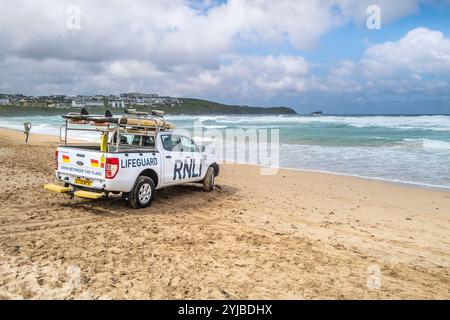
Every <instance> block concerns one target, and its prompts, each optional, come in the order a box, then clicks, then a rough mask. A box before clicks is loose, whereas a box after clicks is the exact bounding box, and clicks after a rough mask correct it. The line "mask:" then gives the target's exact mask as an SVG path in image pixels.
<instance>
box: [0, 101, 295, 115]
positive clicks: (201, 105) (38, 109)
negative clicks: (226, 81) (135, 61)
mask: <svg viewBox="0 0 450 320" xmlns="http://www.w3.org/2000/svg"><path fill="white" fill-rule="evenodd" d="M180 100H182V101H183V103H182V104H181V105H175V106H173V107H172V106H169V105H152V106H132V107H133V108H135V109H137V110H139V111H152V110H162V111H164V112H165V113H166V114H171V115H177V114H187V115H202V114H241V115H242V114H272V115H273V114H283V115H287V114H296V112H295V111H294V110H293V109H290V108H287V107H272V108H261V107H248V106H235V105H234V106H233V105H225V104H221V103H217V102H212V101H207V100H200V99H180ZM87 109H88V110H89V111H90V112H91V113H93V114H103V113H104V112H105V108H98V107H97V108H87ZM108 109H109V110H111V112H112V113H113V114H118V115H119V114H121V113H122V111H123V110H121V109H114V108H108ZM78 111H80V108H51V107H45V106H33V107H30V106H27V107H23V106H0V117H5V116H23V115H29V116H33V115H62V114H65V113H68V112H78Z"/></svg>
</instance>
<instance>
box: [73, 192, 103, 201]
mask: <svg viewBox="0 0 450 320" xmlns="http://www.w3.org/2000/svg"><path fill="white" fill-rule="evenodd" d="M73 195H74V196H75V197H80V198H86V199H100V198H102V197H104V196H105V195H104V194H103V193H98V192H90V191H84V190H78V191H75V192H74V194H73Z"/></svg>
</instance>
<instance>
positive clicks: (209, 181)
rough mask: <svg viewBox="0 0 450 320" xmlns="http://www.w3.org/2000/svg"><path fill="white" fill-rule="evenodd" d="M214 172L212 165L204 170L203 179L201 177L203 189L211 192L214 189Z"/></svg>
mask: <svg viewBox="0 0 450 320" xmlns="http://www.w3.org/2000/svg"><path fill="white" fill-rule="evenodd" d="M214 178H215V172H214V168H213V167H209V168H208V170H207V171H206V175H205V179H203V191H206V192H211V191H213V190H214Z"/></svg>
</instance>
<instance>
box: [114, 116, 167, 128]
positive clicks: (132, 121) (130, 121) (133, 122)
mask: <svg viewBox="0 0 450 320" xmlns="http://www.w3.org/2000/svg"><path fill="white" fill-rule="evenodd" d="M120 123H121V124H126V125H130V126H141V127H155V128H156V127H161V128H165V129H175V125H174V124H172V123H170V122H167V121H164V120H161V119H140V118H122V119H120Z"/></svg>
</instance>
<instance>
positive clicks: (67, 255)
mask: <svg viewBox="0 0 450 320" xmlns="http://www.w3.org/2000/svg"><path fill="white" fill-rule="evenodd" d="M23 140H24V135H23V134H22V133H19V132H14V131H10V130H3V129H2V130H0V186H1V188H2V191H1V193H0V201H1V207H0V298H2V299H7V298H26V299H30V298H31V299H39V298H40V299H47V298H58V299H67V298H69V299H71V298H75V299H83V298H88V299H90V298H93V299H98V298H106V299H108V298H113V299H136V298H142V299H171V298H175V299H179V298H186V299H206V298H218V299H269V298H270V299H322V298H324V299H367V298H376V299H377V298H382V299H386V298H387V299H390V298H401V299H404V298H413V299H418V298H425V299H436V298H441V299H448V298H450V193H448V192H444V191H436V190H427V189H420V188H414V187H409V186H401V185H395V184H389V183H383V182H378V181H371V180H364V179H358V178H352V177H343V176H337V175H332V174H322V173H312V172H300V171H291V170H280V171H279V173H278V174H277V175H275V176H261V175H259V168H258V167H256V166H247V165H224V166H222V167H221V168H222V171H221V175H220V177H219V178H218V179H217V181H216V182H217V184H218V188H217V189H216V190H215V191H214V192H212V193H203V192H202V191H201V187H200V186H199V185H190V184H187V185H182V186H176V187H171V188H167V189H162V190H158V191H157V194H156V198H155V200H154V202H153V204H152V206H151V207H150V208H147V209H144V210H133V209H130V208H128V207H127V206H126V204H125V203H123V202H122V201H121V200H120V199H113V200H101V201H91V200H84V199H72V200H71V199H69V198H68V197H67V196H65V195H58V194H52V193H48V192H44V191H43V189H42V185H43V184H44V183H46V182H49V181H54V177H53V161H54V148H55V145H56V143H57V139H56V138H55V137H49V136H38V135H36V134H32V135H31V138H30V143H29V145H25V144H24V143H23V142H22V141H23ZM377 268H379V270H380V271H381V288H380V289H377V287H376V286H375V287H373V286H372V287H371V288H368V286H367V282H368V277H369V279H372V278H371V275H370V272H373V270H375V273H376V269H377ZM368 270H369V271H368ZM371 283H372V282H371ZM376 283H377V284H379V283H378V282H376Z"/></svg>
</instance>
